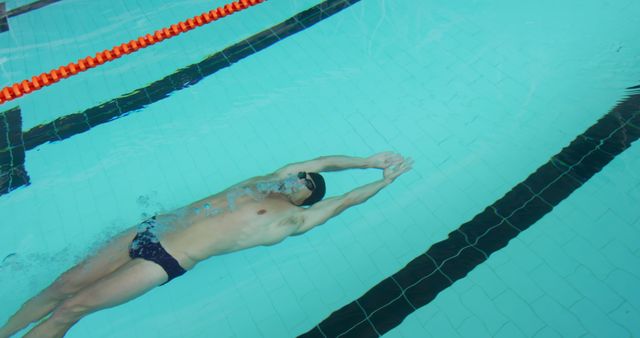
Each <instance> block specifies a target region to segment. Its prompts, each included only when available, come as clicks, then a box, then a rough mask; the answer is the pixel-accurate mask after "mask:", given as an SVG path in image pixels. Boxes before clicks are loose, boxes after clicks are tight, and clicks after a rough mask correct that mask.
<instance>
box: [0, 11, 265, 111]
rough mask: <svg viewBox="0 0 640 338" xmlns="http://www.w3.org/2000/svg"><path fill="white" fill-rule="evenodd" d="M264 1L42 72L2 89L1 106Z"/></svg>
mask: <svg viewBox="0 0 640 338" xmlns="http://www.w3.org/2000/svg"><path fill="white" fill-rule="evenodd" d="M264 1H265V0H238V1H235V2H232V3H228V4H226V5H224V6H222V7H218V8H217V9H214V10H211V11H209V12H206V13H202V14H200V15H197V16H195V17H193V18H189V19H187V20H186V21H181V22H179V23H177V24H173V25H171V26H169V27H165V28H162V29H159V30H157V31H155V32H154V33H153V34H147V35H144V36H141V37H139V38H138V39H136V40H131V41H129V42H126V43H123V44H121V45H119V46H115V47H113V48H112V49H111V50H104V51H102V52H98V53H96V55H95V56H87V57H86V58H84V59H80V60H78V62H76V63H73V62H71V63H69V64H68V65H66V66H60V67H59V68H58V69H54V70H52V71H50V72H48V73H42V74H40V75H38V76H34V77H32V78H31V80H24V81H22V82H18V83H15V84H13V85H12V86H8V87H4V88H3V89H2V90H0V104H3V103H5V102H7V101H11V100H13V99H16V98H19V97H21V96H23V95H26V94H29V93H32V92H34V91H36V90H38V89H41V88H42V87H46V86H49V85H52V84H54V83H56V82H58V81H60V80H62V79H66V78H68V77H70V76H74V75H76V74H78V73H81V72H84V71H86V70H88V69H91V68H93V67H97V66H99V65H101V64H104V63H105V62H109V61H113V60H115V59H117V58H120V57H121V56H123V55H126V54H131V53H133V52H136V51H138V50H139V49H142V48H146V47H148V46H151V45H154V44H156V43H158V42H161V41H163V40H166V39H170V38H172V37H174V36H176V35H178V34H180V33H185V32H187V31H190V30H192V29H194V28H196V27H199V26H202V25H206V24H208V23H210V22H213V21H216V20H218V19H220V18H223V17H225V16H227V15H231V14H233V13H235V12H239V11H241V10H243V9H247V8H249V7H251V6H255V5H257V4H259V3H262V2H264Z"/></svg>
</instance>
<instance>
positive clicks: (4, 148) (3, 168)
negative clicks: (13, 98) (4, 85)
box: [0, 108, 29, 195]
mask: <svg viewBox="0 0 640 338" xmlns="http://www.w3.org/2000/svg"><path fill="white" fill-rule="evenodd" d="M24 160H25V157H24V145H23V142H22V117H21V115H20V109H19V108H13V109H11V110H8V111H6V112H4V113H0V195H2V194H6V193H7V192H9V191H11V190H13V189H15V188H17V187H19V186H22V185H26V184H29V176H28V175H27V172H26V170H25V169H24Z"/></svg>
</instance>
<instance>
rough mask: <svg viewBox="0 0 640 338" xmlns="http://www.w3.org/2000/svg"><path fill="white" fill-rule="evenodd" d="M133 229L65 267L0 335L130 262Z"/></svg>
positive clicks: (39, 316)
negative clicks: (75, 263) (76, 263)
mask: <svg viewBox="0 0 640 338" xmlns="http://www.w3.org/2000/svg"><path fill="white" fill-rule="evenodd" d="M136 232H137V231H136V228H135V227H134V228H131V229H128V230H126V231H124V232H122V233H121V234H119V235H118V236H116V237H114V238H113V239H112V240H111V241H110V242H109V243H108V244H107V245H106V246H105V247H103V248H102V249H100V250H98V252H96V253H95V254H94V255H92V256H91V257H89V258H87V259H85V260H84V261H83V262H81V263H80V264H78V265H76V266H74V267H73V268H71V269H69V270H67V271H66V272H65V273H63V274H62V275H60V277H58V279H56V280H55V281H54V282H53V283H52V284H51V285H49V286H48V287H47V288H46V289H44V290H42V291H41V292H40V293H39V294H37V295H36V296H34V297H33V298H31V299H29V300H28V301H27V302H25V303H24V304H23V305H22V307H21V308H20V309H19V310H18V312H16V313H15V314H14V315H13V316H11V318H9V320H8V321H7V323H6V324H5V325H4V326H3V327H1V328H0V338H5V337H9V336H11V335H13V334H14V333H16V332H18V331H20V330H22V329H23V328H25V327H26V326H27V325H29V324H31V323H33V322H36V321H39V320H40V319H42V318H43V317H45V316H46V315H48V314H49V313H50V312H51V311H53V309H54V308H55V307H56V306H58V305H59V304H60V303H61V302H62V301H64V300H65V299H67V298H69V297H71V296H73V295H74V294H76V293H77V292H79V291H80V290H82V289H84V288H85V287H87V286H89V285H91V284H93V283H95V282H96V281H98V280H100V279H101V278H103V277H104V276H106V275H108V274H110V273H112V272H113V271H115V270H116V269H118V268H119V267H120V266H122V265H123V264H125V263H127V262H129V261H130V260H131V258H130V257H129V245H130V244H131V241H132V240H133V238H134V237H135V234H136Z"/></svg>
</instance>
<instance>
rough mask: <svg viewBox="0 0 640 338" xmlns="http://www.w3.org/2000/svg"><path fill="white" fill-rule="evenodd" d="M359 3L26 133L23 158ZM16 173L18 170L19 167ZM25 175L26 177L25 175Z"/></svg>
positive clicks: (296, 19) (315, 11)
mask: <svg viewBox="0 0 640 338" xmlns="http://www.w3.org/2000/svg"><path fill="white" fill-rule="evenodd" d="M359 1H360V0H327V1H324V2H322V3H320V4H318V5H316V6H313V7H311V8H309V9H307V10H305V11H303V12H300V13H298V14H296V15H295V16H293V17H291V18H289V19H287V20H286V21H284V22H282V23H280V24H277V25H275V26H273V27H271V28H269V29H266V30H264V31H262V32H260V33H258V34H255V35H253V36H251V37H249V38H248V39H245V40H243V41H241V42H239V43H236V44H234V45H232V46H230V47H227V48H225V49H224V50H222V51H220V52H217V53H215V54H213V55H211V56H209V57H207V58H205V59H204V60H202V61H201V62H199V63H195V64H192V65H189V66H187V67H184V68H182V69H179V70H178V71H176V72H175V73H173V74H170V75H168V76H166V77H164V78H163V79H161V80H158V81H155V82H153V83H151V84H149V85H148V86H146V87H143V88H138V89H136V90H134V91H132V92H130V93H127V94H124V95H123V96H120V97H118V98H115V99H112V100H110V101H107V102H105V103H102V104H100V105H99V106H95V107H92V108H89V109H87V110H85V111H83V112H80V113H75V114H70V115H66V116H63V117H60V118H57V119H56V120H54V121H52V122H49V123H46V124H41V125H38V126H35V127H33V128H31V129H30V130H29V131H27V132H25V133H24V136H23V138H24V147H22V148H20V149H21V150H22V151H23V152H22V154H21V156H22V157H23V158H24V150H31V149H34V148H35V147H37V146H40V145H42V144H44V143H46V142H56V141H62V140H64V139H67V138H69V137H71V136H73V135H77V134H80V133H83V132H86V131H88V130H89V129H91V128H93V127H96V126H98V125H100V124H103V123H107V122H110V121H113V120H115V119H118V118H121V117H124V116H126V115H128V114H130V113H132V112H135V111H137V110H140V109H142V108H144V107H145V106H148V105H150V104H152V103H154V102H156V101H159V100H162V99H164V98H166V97H168V96H169V95H170V94H172V93H173V92H175V91H179V90H182V89H185V88H187V87H189V86H192V85H194V84H196V83H198V82H200V81H201V80H202V79H204V78H205V77H207V76H209V75H212V74H214V73H216V72H217V71H219V70H221V69H223V68H226V67H229V66H231V65H233V64H234V63H236V62H238V61H240V60H242V59H244V58H246V57H248V56H251V55H252V54H254V53H257V52H259V51H261V50H263V49H265V48H267V47H270V46H272V45H274V44H275V43H277V42H279V41H282V40H283V39H285V38H287V37H289V36H291V35H293V34H295V33H298V32H300V31H302V30H304V29H306V28H309V27H311V26H313V25H314V24H316V23H318V22H320V21H322V20H324V19H326V18H329V17H330V16H332V15H334V14H336V13H338V12H340V11H341V10H343V9H345V8H347V7H349V6H351V5H353V4H355V3H357V2H359ZM47 4H48V3H47ZM41 6H43V5H41ZM41 6H40V7H41ZM18 112H19V111H18ZM18 114H19V113H18ZM2 135H3V133H0V138H1V137H2ZM20 166H21V168H22V169H21V170H23V171H24V163H22V164H20ZM12 168H13V167H7V168H5V169H2V170H0V175H3V174H4V173H5V172H8V171H10V170H12ZM15 170H18V169H17V167H16V169H15ZM24 175H25V176H26V171H25V172H24ZM17 187H19V185H17V186H15V185H14V186H11V188H10V189H8V190H0V195H2V194H6V193H8V192H10V191H11V190H14V189H15V188H17Z"/></svg>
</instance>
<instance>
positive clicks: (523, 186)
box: [300, 87, 640, 337]
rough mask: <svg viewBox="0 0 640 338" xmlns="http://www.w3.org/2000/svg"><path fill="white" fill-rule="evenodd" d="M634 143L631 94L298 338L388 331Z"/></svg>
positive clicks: (638, 114)
mask: <svg viewBox="0 0 640 338" xmlns="http://www.w3.org/2000/svg"><path fill="white" fill-rule="evenodd" d="M634 88H637V87H631V88H629V89H634ZM638 137H640V93H634V94H631V95H630V96H629V97H627V98H626V99H625V100H623V101H622V102H620V103H619V104H618V105H617V106H616V107H615V108H614V109H612V110H611V111H610V112H609V113H608V114H606V115H605V116H604V117H602V118H601V119H600V120H599V121H598V122H597V123H596V124H594V125H593V126H591V127H590V128H589V129H588V130H587V131H586V132H584V133H583V134H582V135H579V136H578V137H576V138H575V139H574V140H573V142H571V143H570V144H569V145H568V146H567V147H565V148H564V149H562V151H561V152H560V153H558V154H556V155H555V156H553V157H552V158H551V160H550V161H549V162H547V163H546V164H544V165H543V166H541V167H540V168H538V169H537V170H536V171H535V172H534V173H533V174H531V175H530V176H529V177H527V179H526V180H524V181H523V182H521V183H519V184H517V185H516V186H515V187H514V188H513V189H511V191H509V192H508V193H507V194H506V195H505V196H504V197H502V198H501V199H499V200H498V201H496V202H495V203H494V204H492V205H491V206H489V207H487V208H486V209H485V210H484V211H483V212H482V213H480V214H478V215H476V216H475V217H474V218H473V219H472V220H471V221H469V222H467V223H465V224H463V225H461V226H460V227H459V228H458V229H456V230H455V231H453V232H451V233H450V234H449V236H448V238H447V239H446V240H443V241H441V242H438V243H436V244H434V245H432V246H431V247H430V248H429V249H428V250H427V251H426V252H425V253H424V254H422V255H420V256H418V257H416V258H415V259H414V260H412V261H411V262H409V264H407V265H406V266H405V267H404V268H402V269H401V270H400V271H398V272H396V273H395V274H393V275H392V276H390V277H388V278H386V279H384V280H383V281H382V282H380V283H379V284H377V285H376V286H374V287H373V288H372V289H370V290H369V291H368V292H367V293H365V294H364V295H363V296H361V297H360V298H358V299H357V300H355V301H353V302H351V303H349V304H347V305H345V306H344V307H342V308H341V309H339V310H337V311H335V312H333V313H332V314H331V315H330V316H329V317H328V318H326V319H325V320H323V321H322V322H321V323H319V324H318V325H316V326H315V327H314V328H313V329H311V330H310V331H308V332H306V333H304V334H303V335H301V336H300V337H377V336H380V335H382V334H384V333H385V332H388V331H389V330H391V329H393V328H394V327H396V326H397V325H399V324H400V323H401V322H402V321H403V320H404V318H405V317H406V316H408V315H409V314H411V313H412V312H413V311H415V310H416V309H418V308H420V307H422V306H424V305H426V304H428V303H429V302H431V301H432V300H433V299H434V298H435V297H436V296H437V295H438V293H440V292H441V291H443V290H444V289H446V288H447V287H449V286H450V285H452V284H453V283H454V282H455V281H456V280H458V279H461V278H463V277H464V276H466V275H467V274H468V273H469V272H470V271H471V270H473V269H474V268H475V267H476V266H477V265H479V264H480V263H482V262H484V261H485V260H486V259H487V258H488V257H489V256H490V255H491V254H492V253H493V252H495V251H497V250H499V249H501V248H503V247H505V246H506V245H507V244H508V242H509V241H510V240H511V239H513V238H514V237H516V236H517V235H518V234H519V233H520V232H522V231H524V230H526V229H527V228H529V227H530V226H531V225H533V224H534V223H535V222H537V221H538V220H539V219H541V218H542V217H543V216H544V215H545V214H547V213H548V212H549V211H551V210H552V209H553V207H554V206H556V205H558V204H559V203H560V202H561V201H562V200H563V199H565V198H566V197H568V196H569V195H570V194H571V193H572V192H573V191H575V190H576V189H577V188H579V187H580V186H581V185H582V184H584V183H585V182H586V181H587V180H589V178H591V177H592V176H593V175H595V174H596V173H597V172H599V171H600V170H602V168H604V166H605V165H607V164H608V163H609V162H610V161H611V160H612V159H613V158H614V157H615V156H617V155H618V154H620V153H622V152H623V151H624V150H625V149H627V148H628V147H630V146H631V143H632V142H634V141H635V140H637V139H638Z"/></svg>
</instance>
